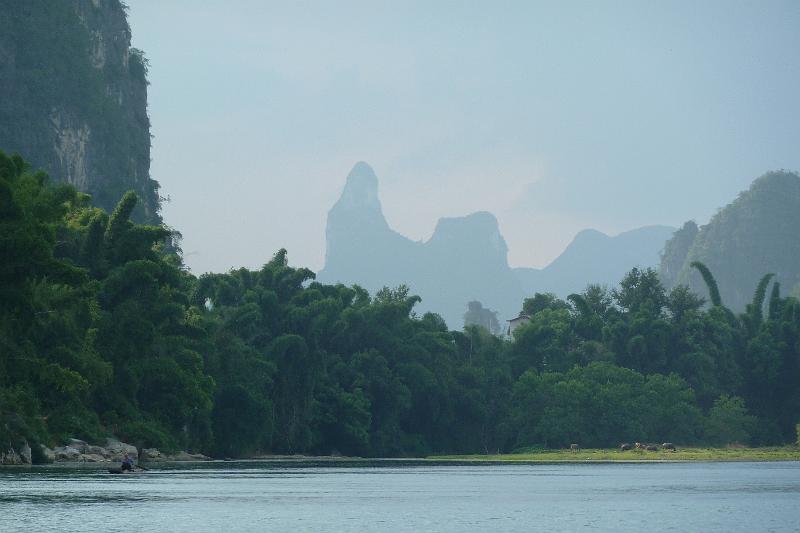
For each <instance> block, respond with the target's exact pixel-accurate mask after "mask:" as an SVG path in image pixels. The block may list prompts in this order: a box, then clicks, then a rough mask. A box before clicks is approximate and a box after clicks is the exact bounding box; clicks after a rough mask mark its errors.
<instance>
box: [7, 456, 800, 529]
mask: <svg viewBox="0 0 800 533" xmlns="http://www.w3.org/2000/svg"><path fill="white" fill-rule="evenodd" d="M643 528H647V530H658V531H681V532H686V531H798V530H800V462H780V463H659V464H641V463H634V464H619V463H614V464H536V465H526V464H515V465H497V464H494V465H491V464H487V465H475V464H469V465H442V464H419V463H402V462H393V461H387V462H360V463H329V462H326V463H314V462H300V463H298V462H288V463H287V462H258V463H257V462H247V463H214V464H209V465H198V466H192V467H188V468H187V467H185V466H183V467H172V468H168V469H165V470H161V471H151V472H149V473H145V474H141V475H124V476H123V475H111V474H107V473H105V472H104V471H98V470H86V469H70V468H55V467H50V468H32V469H0V531H142V532H155V531H186V532H205V531H209V532H210V531H224V532H237V531H337V532H348V531H353V532H355V531H359V532H361V531H415V532H416V531H443V532H463V531H495V532H504V531H512V532H514V531H557V530H559V531H589V530H603V531H610V530H613V531H615V532H623V531H637V532H638V533H642V532H643V531H644V530H643Z"/></svg>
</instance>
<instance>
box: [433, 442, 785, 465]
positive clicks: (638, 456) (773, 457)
mask: <svg viewBox="0 0 800 533" xmlns="http://www.w3.org/2000/svg"><path fill="white" fill-rule="evenodd" d="M427 459H430V460H435V461H459V462H471V461H475V462H481V461H492V462H495V461H498V462H542V463H548V462H567V463H578V462H587V461H588V462H593V461H596V462H615V461H619V462H631V461H654V462H655V461H800V447H797V446H783V447H774V448H767V447H765V448H738V447H731V448H679V449H677V450H675V451H670V450H659V451H645V450H627V451H621V450H619V449H613V448H611V449H585V450H577V451H573V450H541V451H534V452H527V453H509V454H495V455H435V456H430V457H428V458H427Z"/></svg>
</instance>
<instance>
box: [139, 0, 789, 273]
mask: <svg viewBox="0 0 800 533" xmlns="http://www.w3.org/2000/svg"><path fill="white" fill-rule="evenodd" d="M128 4H129V5H130V24H131V29H132V32H133V42H134V45H135V46H137V47H138V48H141V49H143V50H144V51H145V52H146V54H147V57H148V58H149V60H150V75H149V79H150V82H151V86H150V90H149V101H150V116H151V120H152V124H153V133H154V136H155V137H154V139H153V163H152V175H153V177H154V178H155V179H157V180H158V181H159V182H160V183H161V186H162V194H163V195H165V196H169V197H170V199H171V200H170V202H169V203H166V204H165V205H164V209H163V213H164V217H165V220H166V222H167V223H168V224H170V225H171V226H174V227H175V228H177V229H179V230H180V231H182V232H183V234H184V235H185V240H184V245H183V248H184V252H185V260H186V262H187V263H188V265H189V266H190V267H191V268H192V270H193V271H194V272H196V273H202V272H205V271H226V270H228V269H229V268H231V267H236V266H248V267H257V266H259V265H260V264H262V263H263V262H265V261H266V260H267V259H268V258H269V257H270V256H271V255H272V254H273V253H274V252H275V251H276V250H277V249H278V248H281V247H285V248H287V249H288V250H289V258H290V262H291V263H292V264H295V265H302V266H308V267H309V268H312V269H314V270H318V269H320V268H321V267H322V266H323V261H324V254H325V239H324V235H325V219H326V215H327V212H328V210H329V209H330V207H331V206H332V205H333V203H334V202H335V201H336V199H337V198H338V196H339V194H340V192H341V189H342V187H343V185H344V180H345V177H346V176H347V173H348V172H349V170H350V168H351V167H352V166H353V164H354V163H356V162H357V161H359V160H364V161H367V162H369V163H370V165H372V167H374V169H375V171H376V173H377V175H378V177H379V179H380V197H381V201H382V203H383V207H384V211H385V213H386V218H387V219H388V222H389V224H390V225H391V226H392V227H393V228H395V229H396V230H397V231H399V232H401V233H403V234H404V235H406V236H408V237H410V238H412V239H418V240H419V239H427V238H428V237H429V236H430V234H431V232H432V231H433V228H434V226H435V224H436V220H437V219H438V218H439V217H442V216H457V215H464V214H467V213H470V212H473V211H478V210H487V211H491V212H492V213H494V214H495V215H496V216H497V218H498V220H499V222H500V229H501V232H502V233H503V235H504V236H505V238H506V240H507V242H508V246H509V249H510V251H509V261H510V263H511V264H512V266H543V265H545V264H546V263H548V262H549V261H550V260H552V259H553V258H554V257H555V256H556V255H558V253H559V252H561V251H562V250H563V248H564V246H565V245H566V244H567V243H568V242H569V241H570V240H571V239H572V237H573V236H574V234H575V233H576V232H577V231H578V230H580V229H583V228H595V229H598V230H601V231H604V232H607V233H611V234H614V233H617V232H620V231H624V230H627V229H631V228H634V227H638V226H642V225H646V224H667V225H673V226H677V225H679V224H681V223H682V222H684V221H685V220H687V219H690V218H694V219H696V220H697V221H698V222H701V223H702V222H705V221H706V220H707V218H708V217H709V216H710V215H711V214H713V210H714V209H716V208H717V207H718V206H720V205H724V204H725V203H727V202H728V201H730V199H731V198H732V197H734V196H735V195H736V193H738V192H739V191H741V190H742V189H745V188H746V187H747V186H748V184H749V183H750V182H751V181H752V180H753V179H754V178H755V177H757V176H758V175H760V174H762V173H764V172H766V171H767V170H770V169H777V168H787V169H798V168H800V152H798V150H797V144H796V139H797V138H798V137H799V136H800V120H798V111H800V102H799V101H798V98H797V95H798V94H800V59H799V58H798V54H797V51H798V50H800V36H799V35H800V33H798V31H797V27H798V23H800V3H796V2H731V1H725V2H700V3H698V2H670V3H669V4H662V5H653V3H641V2H629V3H623V2H607V3H604V4H600V3H588V2H587V3H571V4H569V5H567V6H565V5H561V4H560V3H559V4H557V3H555V2H554V3H550V4H544V3H534V2H504V3H498V2H491V3H490V2H396V3H394V2H377V3H376V2H335V3H334V2H315V3H295V2H291V3H290V2H283V3H272V4H270V3H265V2H260V1H239V2H213V3H212V2H198V1H195V0H192V1H188V0H179V1H170V2H154V1H152V0H128Z"/></svg>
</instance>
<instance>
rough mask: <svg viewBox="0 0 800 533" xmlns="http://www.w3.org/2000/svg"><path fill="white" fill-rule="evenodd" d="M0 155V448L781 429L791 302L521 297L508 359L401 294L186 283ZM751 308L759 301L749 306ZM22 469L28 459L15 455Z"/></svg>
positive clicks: (174, 264)
mask: <svg viewBox="0 0 800 533" xmlns="http://www.w3.org/2000/svg"><path fill="white" fill-rule="evenodd" d="M136 200H137V199H136V196H135V195H134V194H133V193H128V194H126V195H125V196H124V197H123V198H122V200H121V201H120V203H119V205H118V206H117V208H116V209H115V210H114V212H113V213H112V214H111V215H108V214H107V213H105V212H103V211H102V210H99V209H97V208H95V207H93V206H92V205H91V202H90V199H89V198H88V197H87V196H86V195H84V194H81V193H78V192H76V191H75V190H74V189H73V188H72V187H70V186H67V185H54V184H51V183H50V182H49V181H48V179H47V176H46V175H45V174H43V173H41V172H38V173H34V172H31V171H30V169H29V168H28V167H27V165H26V164H25V163H24V162H23V160H22V159H21V158H19V157H18V156H13V157H7V156H5V155H2V154H1V153H0V445H5V444H4V443H10V444H11V445H14V444H15V443H17V442H18V441H21V440H22V439H25V440H27V441H28V442H29V443H44V444H50V445H52V444H55V443H57V442H59V441H63V439H65V438H66V437H78V438H82V439H85V440H89V441H92V440H101V439H102V438H104V437H106V436H107V435H109V434H114V435H116V436H117V437H119V438H121V439H123V440H125V441H128V442H131V443H134V444H137V445H139V446H148V447H152V446H155V447H159V448H162V449H166V450H174V449H178V448H183V449H188V450H193V451H202V452H205V453H208V454H211V455H213V456H216V457H237V456H246V455H249V454H255V453H316V454H331V453H334V454H335V453H341V454H346V455H364V456H402V455H425V454H431V453H439V452H447V453H481V452H496V451H498V450H499V451H512V450H514V449H518V448H521V447H531V446H541V447H560V446H565V445H568V444H570V443H573V442H577V443H580V444H581V445H582V446H587V447H588V446H610V445H616V444H617V443H619V442H621V441H637V440H638V441H667V440H669V441H673V442H678V443H684V444H693V443H710V444H727V443H733V442H739V443H743V444H778V443H785V442H789V441H793V440H794V438H795V436H794V428H795V424H796V423H797V422H798V421H800V389H799V388H798V378H800V368H799V366H798V363H799V362H798V358H799V357H800V302H798V301H797V300H796V299H794V298H784V297H782V296H781V295H780V290H779V288H778V287H777V285H776V284H773V285H772V287H771V290H770V287H769V277H767V278H765V281H764V282H763V283H762V284H760V285H759V286H758V288H757V291H756V296H755V298H754V302H753V305H751V306H750V308H748V311H747V313H745V314H743V315H741V316H734V314H733V313H731V312H730V311H728V310H727V309H726V308H725V307H724V306H723V305H722V302H720V301H719V297H718V291H717V290H716V289H715V287H714V282H713V278H712V277H711V275H710V273H709V272H707V270H705V269H704V268H703V267H702V265H698V268H700V269H701V270H703V271H704V274H705V276H706V279H707V281H708V282H709V284H710V286H711V289H712V291H711V297H710V298H711V305H710V306H708V307H706V306H704V301H703V299H702V298H700V297H699V296H696V295H695V294H693V293H691V292H689V291H688V289H686V288H684V287H677V288H676V289H674V290H672V291H671V292H669V293H666V292H665V290H664V288H663V287H662V285H661V283H660V282H659V279H658V277H657V275H656V273H655V272H654V271H652V270H645V271H640V270H636V269H634V270H632V271H631V272H630V273H629V274H628V275H627V276H626V277H625V279H624V280H623V281H622V282H621V284H620V286H619V288H618V289H616V290H614V291H611V292H608V291H606V290H604V289H603V288H600V287H596V286H590V287H589V288H588V289H587V290H586V291H585V292H584V293H582V294H580V295H572V296H571V297H570V298H569V299H568V300H567V301H562V300H559V299H557V298H555V297H553V296H552V295H546V294H537V295H535V296H534V297H533V298H530V299H527V300H525V302H524V312H526V313H527V314H528V315H529V316H530V317H531V319H530V322H529V323H528V324H526V325H523V326H521V327H520V328H518V329H517V330H516V331H515V333H514V339H513V340H503V339H501V338H500V337H498V336H495V335H492V334H491V333H490V332H489V331H488V330H486V329H485V328H483V327H480V326H468V327H466V328H464V330H463V331H448V329H447V327H446V325H445V323H444V322H443V320H442V319H441V318H440V317H439V316H438V315H435V314H431V313H426V314H424V315H422V316H418V315H417V314H416V313H415V312H414V306H415V304H416V303H417V302H418V301H419V298H417V297H416V296H413V295H412V294H410V293H409V291H408V289H407V288H405V287H398V288H394V289H389V288H386V289H383V290H381V291H379V292H378V293H377V294H375V295H374V296H371V295H370V294H368V293H367V292H366V291H365V290H363V289H361V288H359V287H357V286H354V287H345V286H342V285H336V286H331V285H322V284H319V283H316V282H314V281H313V279H314V274H313V272H311V271H309V270H307V269H302V268H293V267H290V266H288V264H287V257H286V252H285V251H284V250H281V251H279V252H278V253H277V254H275V256H274V257H273V258H272V260H271V261H269V262H268V263H267V264H265V265H264V266H263V267H262V268H261V269H260V270H257V271H251V270H247V269H239V270H233V271H231V272H229V273H227V274H207V275H203V276H200V277H199V278H198V277H195V276H193V275H191V274H190V273H188V272H187V271H186V269H185V268H184V267H183V264H182V261H181V258H180V256H179V255H178V254H177V253H175V247H174V246H172V245H168V244H169V243H170V233H169V231H167V230H166V229H164V228H162V227H155V226H143V225H138V224H134V223H132V222H131V221H130V219H129V217H130V214H131V211H132V210H133V208H134V207H135V205H136ZM767 292H769V293H770V296H769V298H767V297H766V293H767ZM32 448H33V449H34V452H36V450H37V448H38V446H32Z"/></svg>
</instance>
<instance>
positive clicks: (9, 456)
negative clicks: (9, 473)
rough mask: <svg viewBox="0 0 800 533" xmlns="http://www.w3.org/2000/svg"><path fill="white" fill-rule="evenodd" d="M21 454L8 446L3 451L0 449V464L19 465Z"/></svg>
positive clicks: (21, 462)
mask: <svg viewBox="0 0 800 533" xmlns="http://www.w3.org/2000/svg"><path fill="white" fill-rule="evenodd" d="M21 464H23V461H22V456H21V455H20V454H19V453H18V452H17V450H15V449H14V448H9V449H8V450H6V451H5V452H3V451H0V465H21Z"/></svg>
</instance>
